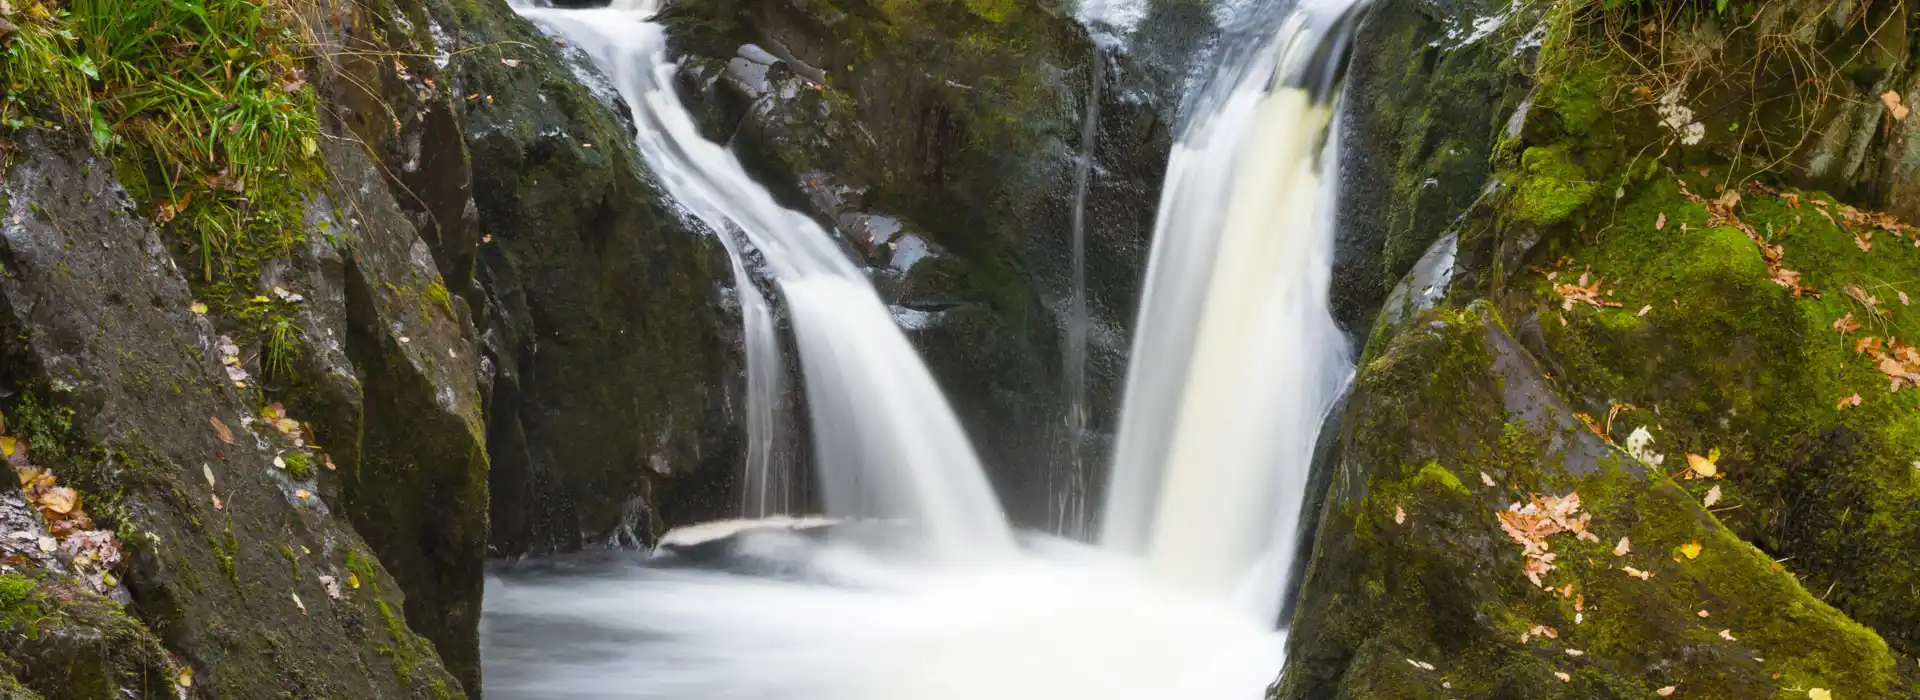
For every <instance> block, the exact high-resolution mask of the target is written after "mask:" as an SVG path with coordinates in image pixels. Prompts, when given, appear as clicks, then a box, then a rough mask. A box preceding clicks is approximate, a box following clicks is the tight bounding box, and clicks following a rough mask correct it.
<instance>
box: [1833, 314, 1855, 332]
mask: <svg viewBox="0 0 1920 700" xmlns="http://www.w3.org/2000/svg"><path fill="white" fill-rule="evenodd" d="M1857 330H1860V322H1859V321H1855V320H1853V312H1852V311H1848V312H1847V315H1845V316H1841V317H1840V318H1836V319H1834V320H1833V332H1835V333H1839V334H1840V335H1852V334H1853V332H1854V331H1857Z"/></svg>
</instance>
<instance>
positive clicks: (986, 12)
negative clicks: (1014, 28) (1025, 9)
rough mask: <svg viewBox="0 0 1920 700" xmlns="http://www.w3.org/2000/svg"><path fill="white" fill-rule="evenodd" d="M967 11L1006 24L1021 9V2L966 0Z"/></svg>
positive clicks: (1010, 0) (1009, 0) (1011, 0)
mask: <svg viewBox="0 0 1920 700" xmlns="http://www.w3.org/2000/svg"><path fill="white" fill-rule="evenodd" d="M966 3H967V10H968V11H970V12H972V13H974V14H976V15H979V16H981V17H984V18H986V19H987V20H989V21H993V22H1005V21H1007V20H1009V19H1012V18H1013V15H1014V13H1015V12H1018V11H1019V9H1020V4H1019V0H966Z"/></svg>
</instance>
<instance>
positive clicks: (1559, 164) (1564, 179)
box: [1506, 146, 1596, 226]
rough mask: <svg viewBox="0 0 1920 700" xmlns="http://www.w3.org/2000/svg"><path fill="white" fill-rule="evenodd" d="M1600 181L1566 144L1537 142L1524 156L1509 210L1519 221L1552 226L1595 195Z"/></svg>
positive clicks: (1521, 159) (1522, 156)
mask: <svg viewBox="0 0 1920 700" xmlns="http://www.w3.org/2000/svg"><path fill="white" fill-rule="evenodd" d="M1595 187H1596V185H1595V184H1594V183H1593V182H1592V181H1590V180H1588V179H1587V174H1586V172H1585V171H1584V170H1582V169H1581V168H1580V166H1578V165H1575V164H1574V163H1573V162H1572V161H1571V160H1569V159H1568V157H1567V150H1566V148H1565V147H1562V146H1545V147H1542V146H1536V147H1533V148H1529V149H1527V150H1526V152H1525V153H1524V154H1522V155H1521V157H1520V172H1519V175H1518V183H1517V184H1516V185H1515V191H1514V194H1513V200H1512V202H1511V203H1509V205H1508V207H1507V209H1506V211H1507V214H1508V215H1509V216H1510V217H1512V219H1513V220H1515V221H1523V222H1527V223H1531V224H1533V225H1536V226H1552V225H1554V224H1557V223H1560V222H1562V221H1565V220H1566V219H1567V218H1568V217H1570V216H1572V215H1573V213H1574V212H1576V211H1579V210H1580V208H1581V207H1583V206H1586V204H1587V201H1588V200H1591V199H1592V198H1593V191H1594V188H1595Z"/></svg>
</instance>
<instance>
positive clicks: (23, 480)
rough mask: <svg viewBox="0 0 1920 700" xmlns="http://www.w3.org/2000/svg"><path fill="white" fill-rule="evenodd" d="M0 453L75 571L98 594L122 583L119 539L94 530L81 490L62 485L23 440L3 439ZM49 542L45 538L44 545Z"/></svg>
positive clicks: (0, 442)
mask: <svg viewBox="0 0 1920 700" xmlns="http://www.w3.org/2000/svg"><path fill="white" fill-rule="evenodd" d="M0 456H4V457H5V459H6V461H7V464H8V465H10V466H12V467H13V472H14V475H15V476H17V477H19V478H20V492H21V494H22V495H24V496H26V499H27V502H28V503H31V504H33V506H34V507H36V508H38V509H39V510H40V515H41V517H42V518H44V519H45V520H46V523H47V534H49V535H52V537H51V538H50V539H51V540H52V543H53V544H54V546H55V547H57V548H58V549H61V550H63V551H65V552H66V554H67V557H68V560H69V561H70V562H71V563H72V565H73V571H74V573H75V574H78V575H79V576H80V578H82V579H84V580H86V582H87V584H88V585H89V586H91V587H92V588H93V590H94V592H96V593H101V594H105V593H107V592H108V591H110V590H111V589H113V587H115V586H117V585H119V580H118V579H117V578H115V576H116V572H117V571H118V570H119V568H120V564H121V562H122V560H123V557H122V550H121V548H120V541H119V539H118V538H116V537H114V535H113V531H112V530H101V529H95V527H94V524H93V518H92V517H90V516H88V515H87V511H86V508H85V507H84V504H83V503H82V499H81V496H80V492H78V491H75V490H73V489H72V488H70V487H66V486H61V485H60V483H59V480H58V479H57V478H55V477H54V474H53V470H50V469H46V468H44V467H40V466H38V465H35V464H34V463H33V462H32V461H31V460H30V459H29V456H28V454H27V443H26V441H24V440H20V439H18V438H14V437H11V436H5V437H4V439H0ZM46 544H47V541H46V540H42V546H43V547H45V546H46Z"/></svg>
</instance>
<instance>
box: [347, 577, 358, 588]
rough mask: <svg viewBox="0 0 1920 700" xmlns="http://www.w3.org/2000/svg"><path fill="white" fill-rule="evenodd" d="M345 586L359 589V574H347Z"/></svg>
mask: <svg viewBox="0 0 1920 700" xmlns="http://www.w3.org/2000/svg"><path fill="white" fill-rule="evenodd" d="M347 587H348V588H351V589H353V590H356V591H357V590H360V575H359V574H347Z"/></svg>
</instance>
